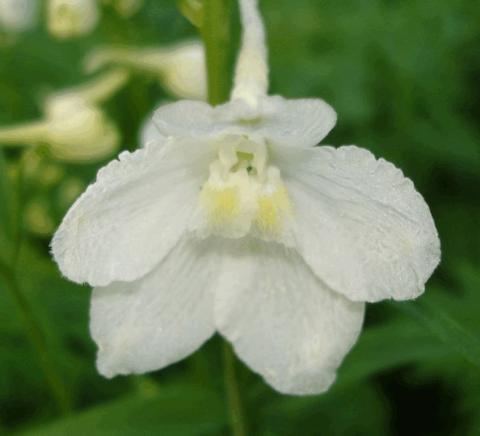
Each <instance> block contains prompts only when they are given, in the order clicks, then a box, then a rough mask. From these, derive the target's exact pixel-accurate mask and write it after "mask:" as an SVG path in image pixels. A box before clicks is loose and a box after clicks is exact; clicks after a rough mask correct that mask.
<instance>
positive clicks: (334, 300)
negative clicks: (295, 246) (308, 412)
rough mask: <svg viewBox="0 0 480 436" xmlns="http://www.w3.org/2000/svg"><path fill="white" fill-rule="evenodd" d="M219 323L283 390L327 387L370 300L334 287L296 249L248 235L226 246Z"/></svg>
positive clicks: (217, 305)
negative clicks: (343, 293) (361, 300)
mask: <svg viewBox="0 0 480 436" xmlns="http://www.w3.org/2000/svg"><path fill="white" fill-rule="evenodd" d="M223 262H224V263H222V270H223V274H222V276H221V278H220V279H219V283H218V286H217V290H216V293H215V323H216V325H217V328H218V329H219V331H220V332H221V333H222V334H223V335H224V336H226V337H227V338H228V340H229V341H231V342H232V343H233V346H234V349H235V351H236V353H237V354H238V356H239V357H240V358H241V359H242V360H243V361H244V362H245V363H246V364H247V365H248V366H250V367H251V368H252V369H253V370H254V371H256V372H258V373H260V374H261V375H262V376H263V377H264V378H265V380H266V381H267V382H268V383H269V384H270V385H271V386H273V387H274V388H275V389H277V390H278V391H280V392H283V393H287V394H296V395H305V394H318V393H321V392H324V391H326V390H327V389H328V388H329V386H330V385H331V384H332V383H333V381H334V379H335V372H336V369H337V368H338V366H339V365H340V363H341V361H342V359H343V358H344V356H345V354H346V353H347V352H348V351H349V350H350V348H351V347H352V346H353V344H354V343H355V341H356V339H357V336H358V334H359V332H360V329H361V326H362V322H363V313H364V304H362V303H354V302H351V301H349V300H347V299H346V298H344V297H343V296H341V295H339V294H336V293H334V292H332V291H330V289H328V288H327V287H326V286H325V285H324V284H323V283H322V282H321V281H320V280H319V279H318V278H317V277H316V276H315V275H314V274H313V273H312V271H311V270H310V268H309V267H308V266H307V265H306V264H305V263H304V261H303V260H302V259H301V257H300V256H299V255H298V254H297V253H296V252H295V251H294V250H287V249H285V248H284V247H282V246H281V245H279V244H276V243H268V242H262V241H255V240H253V239H251V240H241V241H238V242H237V243H236V244H235V245H234V243H233V242H231V244H230V249H227V250H226V252H225V253H224V258H223Z"/></svg>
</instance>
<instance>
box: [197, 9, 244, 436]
mask: <svg viewBox="0 0 480 436" xmlns="http://www.w3.org/2000/svg"><path fill="white" fill-rule="evenodd" d="M204 7H205V10H204V22H203V27H202V29H201V32H202V37H203V41H204V44H205V52H206V53H205V54H206V66H207V83H208V102H209V103H210V104H211V105H217V104H220V103H224V102H225V101H227V100H228V97H229V88H230V86H229V83H230V82H229V80H228V74H227V71H228V56H227V53H228V50H227V48H228V43H229V33H230V28H229V20H228V17H229V8H230V1H229V0H207V1H206V2H205V5H204ZM222 348H223V367H224V380H225V389H226V394H227V400H228V407H229V414H230V422H231V428H232V434H233V435H234V436H245V435H246V434H247V432H246V426H245V415H244V412H243V407H242V401H241V396H240V388H239V385H238V381H237V377H236V371H235V356H234V355H233V351H232V347H231V346H230V344H229V343H228V342H227V341H224V342H223V344H222Z"/></svg>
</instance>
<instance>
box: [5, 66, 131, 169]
mask: <svg viewBox="0 0 480 436" xmlns="http://www.w3.org/2000/svg"><path fill="white" fill-rule="evenodd" d="M127 78H128V74H127V73H125V72H124V71H122V70H114V71H111V72H108V73H106V74H104V75H102V76H100V77H98V78H96V79H94V80H92V81H91V82H89V83H87V84H84V85H81V86H78V87H76V88H71V89H68V90H66V91H62V92H59V93H56V94H54V95H51V96H50V97H48V98H47V99H46V100H45V102H44V107H43V112H44V118H43V119H42V120H40V121H34V122H30V123H25V124H21V125H18V126H11V127H2V128H0V144H9V145H15V144H26V145H28V144H32V145H36V144H46V145H47V146H48V149H49V151H50V152H51V153H52V155H53V156H54V157H55V158H57V159H60V160H63V161H72V162H81V161H92V160H98V159H102V158H104V157H107V156H110V155H112V153H113V152H114V151H116V150H117V149H118V146H119V142H120V136H119V132H118V129H117V127H116V126H115V125H114V124H113V123H112V122H111V121H110V120H109V119H108V118H107V117H106V115H105V113H104V112H103V111H102V110H101V109H99V108H98V106H97V105H98V104H99V103H101V102H102V101H104V100H105V99H107V98H109V97H110V96H111V95H112V94H113V93H114V92H116V91H117V90H118V89H119V88H120V87H121V86H123V84H124V83H125V82H126V80H127Z"/></svg>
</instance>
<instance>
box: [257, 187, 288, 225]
mask: <svg viewBox="0 0 480 436" xmlns="http://www.w3.org/2000/svg"><path fill="white" fill-rule="evenodd" d="M291 210H292V207H291V204H290V198H289V197H288V192H287V190H286V189H285V187H283V186H281V187H279V188H278V189H277V190H276V191H275V192H273V193H272V194H268V195H267V194H260V195H259V196H258V211H257V216H256V217H255V223H256V224H257V226H258V228H259V229H260V230H261V231H263V232H265V233H273V234H275V233H279V232H280V230H281V228H282V224H283V220H284V218H285V216H286V215H289V214H290V213H291Z"/></svg>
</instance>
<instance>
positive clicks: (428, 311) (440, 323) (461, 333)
mask: <svg viewBox="0 0 480 436" xmlns="http://www.w3.org/2000/svg"><path fill="white" fill-rule="evenodd" d="M391 304H393V305H394V306H395V307H397V308H398V309H399V310H401V311H403V312H405V313H406V314H408V315H409V316H411V317H412V318H414V319H416V320H417V321H418V322H419V323H420V324H421V325H423V326H424V327H425V328H427V329H428V330H429V331H430V332H432V333H433V334H434V335H435V336H436V337H437V338H438V339H440V340H441V341H442V342H443V343H444V344H446V345H448V346H449V347H450V349H451V350H453V351H455V352H456V353H458V354H459V355H461V356H463V357H464V358H465V359H466V360H467V361H469V362H470V363H472V364H474V365H476V366H477V367H479V368H480V339H479V338H478V337H477V336H474V335H473V334H472V333H471V332H470V331H469V330H468V328H466V327H464V326H463V325H462V324H461V322H460V321H459V320H458V319H457V318H454V317H453V316H452V315H451V314H449V313H447V312H446V311H445V310H444V307H443V306H441V305H440V304H438V303H437V300H436V299H434V298H428V297H427V298H423V299H421V300H419V301H415V302H409V303H391Z"/></svg>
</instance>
